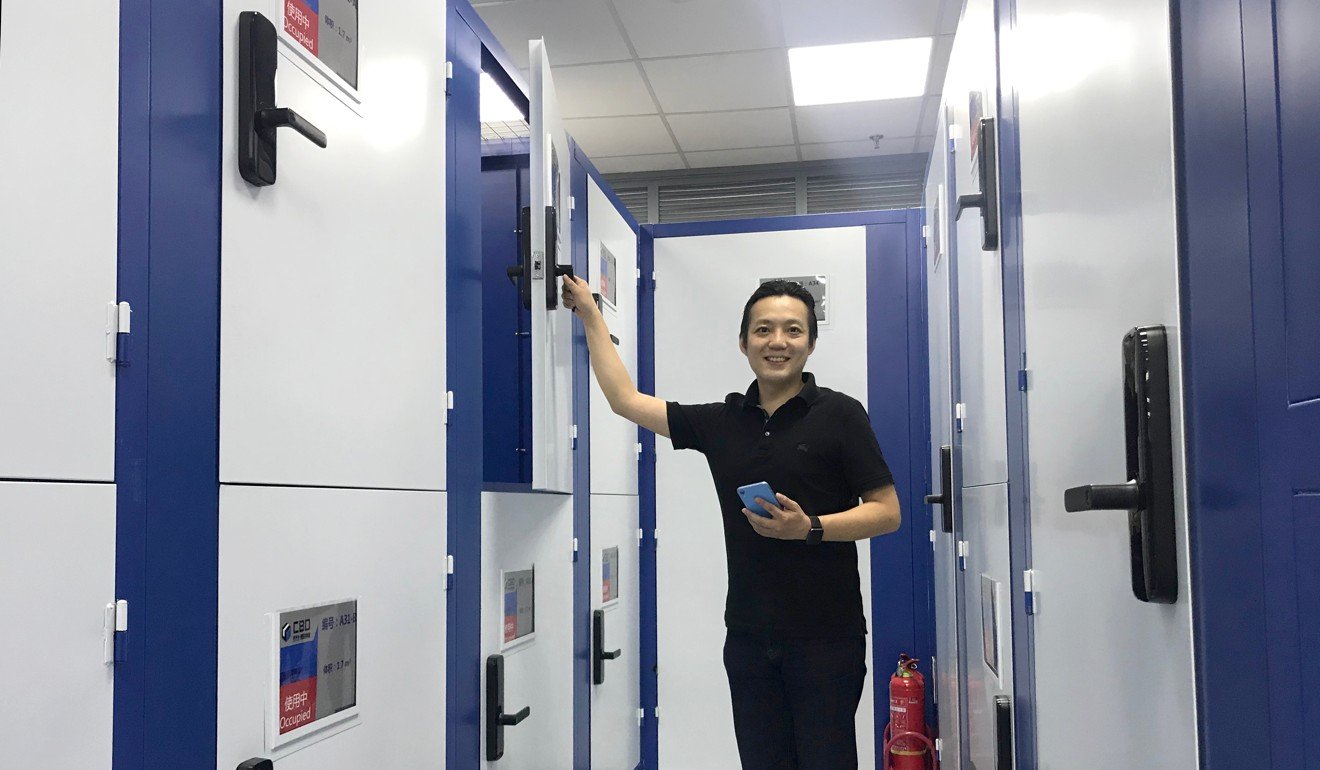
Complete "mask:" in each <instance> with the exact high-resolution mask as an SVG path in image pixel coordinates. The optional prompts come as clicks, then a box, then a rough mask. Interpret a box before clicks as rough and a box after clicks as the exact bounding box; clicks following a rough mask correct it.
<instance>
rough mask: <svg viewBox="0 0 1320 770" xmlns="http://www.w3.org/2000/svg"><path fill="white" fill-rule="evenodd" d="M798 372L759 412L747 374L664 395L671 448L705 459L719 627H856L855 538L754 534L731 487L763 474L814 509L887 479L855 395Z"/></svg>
mask: <svg viewBox="0 0 1320 770" xmlns="http://www.w3.org/2000/svg"><path fill="white" fill-rule="evenodd" d="M802 380H803V383H804V385H803V387H802V391H801V392H800V393H798V394H797V395H796V396H794V397H793V398H791V399H789V401H788V403H786V404H784V405H783V406H781V407H779V409H777V410H776V411H775V413H774V415H773V416H771V417H769V418H768V419H767V418H766V415H765V412H764V410H762V409H761V399H760V391H759V389H758V388H757V384H756V383H755V382H753V383H752V386H751V387H750V388H748V389H747V392H746V393H745V394H743V393H730V394H729V395H728V396H727V397H726V398H725V399H724V402H723V403H719V404H693V405H686V404H677V403H674V402H672V401H671V402H669V404H668V416H669V436H670V439H671V440H672V441H673V442H674V448H675V449H695V450H697V451H698V452H701V453H702V454H704V455H706V462H707V463H708V464H709V465H710V473H711V477H712V478H713V480H714V482H715V493H716V495H717V496H718V497H719V501H720V511H721V513H722V514H723V517H724V550H725V553H726V555H727V557H728V561H729V595H728V597H727V599H726V601H725V606H724V622H725V625H726V626H728V628H729V630H730V631H736V632H741V633H747V634H752V635H755V636H759V637H764V638H779V639H804V638H828V637H840V636H853V635H858V634H864V633H866V618H865V616H864V615H863V614H862V593H861V585H860V578H859V577H858V574H857V544H856V543H853V542H825V543H819V544H817V545H807V544H806V543H805V542H801V541H796V540H776V539H774V538H768V537H762V536H761V535H758V534H756V531H755V530H753V529H752V526H751V524H749V523H748V522H747V518H746V517H745V516H744V515H743V513H742V508H743V504H742V500H741V499H740V498H739V497H738V487H741V486H745V485H747V484H753V483H755V482H758V481H765V482H769V484H770V487H771V488H772V489H773V490H775V491H776V492H779V493H781V494H785V495H788V496H789V497H790V498H792V499H794V500H796V501H797V502H798V503H799V504H800V505H801V506H802V510H804V511H806V512H807V513H808V514H811V515H816V516H821V515H824V514H829V513H837V512H839V511H845V510H848V509H849V508H853V507H855V506H856V505H857V504H858V502H859V498H860V497H861V495H862V493H863V492H867V491H870V490H873V489H880V488H882V487H886V486H888V485H890V484H892V483H894V477H893V475H892V474H891V473H890V472H889V467H888V466H887V465H886V464H885V459H884V456H883V455H882V454H881V453H880V445H879V443H878V442H877V441H876V439H875V433H874V432H873V431H872V430H871V422H870V420H869V419H868V418H867V416H866V409H865V408H864V407H863V406H862V405H861V403H860V402H858V401H857V399H855V398H852V397H850V396H846V395H844V394H843V393H839V392H837V391H833V390H830V389H829V388H821V387H817V386H816V379H815V377H814V376H812V375H811V374H810V373H804V374H803V375H802Z"/></svg>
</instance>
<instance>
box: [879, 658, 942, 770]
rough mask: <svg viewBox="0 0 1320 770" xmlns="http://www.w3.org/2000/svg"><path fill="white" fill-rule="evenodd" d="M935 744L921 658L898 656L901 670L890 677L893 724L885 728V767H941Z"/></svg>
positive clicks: (913, 769)
mask: <svg viewBox="0 0 1320 770" xmlns="http://www.w3.org/2000/svg"><path fill="white" fill-rule="evenodd" d="M934 749H935V747H934V745H932V744H931V741H930V738H929V737H927V735H926V678H925V677H924V676H922V675H921V672H920V671H917V660H916V659H915V658H910V657H908V656H907V655H900V656H899V657H898V670H897V671H895V672H894V675H893V676H892V677H890V678H889V726H888V727H886V728H885V744H884V768H885V770H926V767H927V761H928V760H929V762H930V765H929V767H931V768H932V769H937V768H938V767H939V759H938V758H937V757H936V756H935V751H934Z"/></svg>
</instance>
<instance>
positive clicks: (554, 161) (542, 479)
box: [528, 40, 585, 492]
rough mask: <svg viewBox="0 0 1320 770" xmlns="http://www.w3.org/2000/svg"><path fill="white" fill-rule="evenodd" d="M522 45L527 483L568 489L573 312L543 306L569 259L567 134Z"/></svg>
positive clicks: (543, 57)
mask: <svg viewBox="0 0 1320 770" xmlns="http://www.w3.org/2000/svg"><path fill="white" fill-rule="evenodd" d="M528 47H529V56H530V61H531V63H532V94H531V115H530V118H531V120H530V123H531V134H532V139H531V184H530V187H531V209H532V217H531V219H532V235H531V251H532V488H533V489H537V490H543V491H547V492H571V491H572V490H573V451H572V450H573V443H572V442H573V439H572V432H571V431H572V422H573V337H572V334H573V314H572V313H571V312H569V311H568V310H566V309H564V308H562V307H557V308H553V309H552V308H549V307H547V302H548V297H552V296H553V297H556V298H557V297H558V293H559V288H558V285H557V284H558V283H559V278H558V276H557V275H556V272H557V270H556V268H557V267H558V265H560V264H563V265H568V264H570V263H571V262H572V259H571V255H570V253H569V250H570V246H571V243H570V241H571V239H570V236H569V233H570V227H569V214H570V212H571V202H570V196H569V187H570V185H569V174H568V168H569V162H570V155H569V150H568V134H566V133H564V125H563V123H562V122H561V121H560V119H559V103H558V101H557V100H556V98H555V84H554V79H553V78H552V77H551V76H550V60H549V58H548V57H547V53H546V50H545V43H544V42H543V41H541V40H533V41H531V42H530V43H529V44H528ZM584 205H585V203H584ZM550 211H553V212H554V213H553V220H554V223H555V228H554V232H546V224H547V220H548V218H549V216H550V213H549V212H550ZM547 284H550V286H549V287H548V288H547ZM554 301H555V304H556V305H558V300H557V299H555V300H554Z"/></svg>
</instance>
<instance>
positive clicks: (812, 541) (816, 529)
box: [806, 516, 825, 545]
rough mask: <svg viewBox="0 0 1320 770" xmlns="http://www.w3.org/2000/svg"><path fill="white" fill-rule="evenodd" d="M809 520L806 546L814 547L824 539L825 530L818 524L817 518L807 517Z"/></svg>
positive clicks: (818, 519) (818, 518)
mask: <svg viewBox="0 0 1320 770" xmlns="http://www.w3.org/2000/svg"><path fill="white" fill-rule="evenodd" d="M807 518H808V519H810V520H811V529H809V530H807V538H806V542H807V545H816V544H817V543H819V542H820V541H821V540H823V539H824V538H825V528H824V527H822V526H821V524H820V517H819V516H808V517H807Z"/></svg>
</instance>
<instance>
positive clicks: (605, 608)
mask: <svg viewBox="0 0 1320 770" xmlns="http://www.w3.org/2000/svg"><path fill="white" fill-rule="evenodd" d="M637 532H638V530H637V497H636V496H635V495H592V496H591V551H592V554H591V592H592V596H591V607H592V610H593V612H599V613H600V614H601V621H600V624H601V628H602V633H601V640H600V645H599V648H600V651H601V652H602V653H604V655H612V654H613V653H614V652H616V651H617V652H618V653H619V656H618V657H614V658H607V657H603V656H602V660H601V663H600V668H601V673H602V674H603V679H604V681H603V682H600V683H599V684H593V686H592V688H591V766H592V767H601V768H607V767H621V768H631V767H636V766H637V763H638V762H640V761H641V757H642V744H641V732H640V730H639V729H638V725H637V709H638V707H639V706H640V705H641V702H642V693H641V666H640V662H641V652H642V647H641V616H640V614H639V611H640V606H641V605H640V602H641V590H640V586H639V584H638V581H639V580H640V577H641V576H640V573H639V572H638V562H639V553H640V549H639V548H638V544H639V541H638V538H637ZM608 555H612V556H613V557H614V558H613V559H612V561H607V560H606V558H605V557H606V556H608ZM593 622H594V621H593ZM593 633H594V630H593ZM595 651H596V644H595V643H594V641H593V645H592V654H593V658H594V656H595V654H596V653H595ZM593 681H594V679H593Z"/></svg>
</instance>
